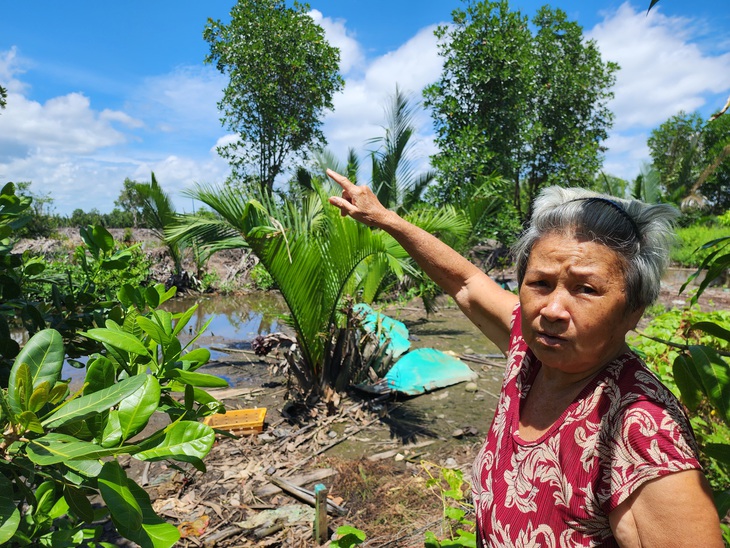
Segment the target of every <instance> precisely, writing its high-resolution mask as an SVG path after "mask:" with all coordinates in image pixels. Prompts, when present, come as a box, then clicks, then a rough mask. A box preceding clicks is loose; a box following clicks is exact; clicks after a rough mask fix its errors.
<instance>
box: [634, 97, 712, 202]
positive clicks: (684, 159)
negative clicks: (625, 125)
mask: <svg viewBox="0 0 730 548" xmlns="http://www.w3.org/2000/svg"><path fill="white" fill-rule="evenodd" d="M703 125H704V122H703V120H702V117H701V116H700V115H699V114H698V113H696V112H695V113H693V114H687V113H685V112H680V113H679V114H677V115H675V116H672V117H671V118H669V120H667V121H666V122H664V123H663V124H661V125H660V126H659V127H658V128H657V129H654V130H652V132H651V135H650V136H649V140H648V142H647V144H648V145H649V151H650V154H651V159H652V162H653V165H654V167H655V168H656V170H657V171H658V172H659V175H660V179H661V185H662V188H663V191H664V195H665V196H666V197H667V199H668V200H669V201H672V202H674V203H676V204H679V201H680V200H681V199H682V198H684V197H685V196H686V195H687V194H688V193H689V191H690V189H691V188H692V185H693V184H694V182H695V181H696V180H697V177H699V174H700V171H701V170H702V164H703V159H702V154H701V150H700V146H699V145H700V133H701V131H702V126H703Z"/></svg>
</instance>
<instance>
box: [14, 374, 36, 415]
mask: <svg viewBox="0 0 730 548" xmlns="http://www.w3.org/2000/svg"><path fill="white" fill-rule="evenodd" d="M13 369H14V370H15V379H14V382H13V385H14V386H15V391H14V394H15V398H16V401H17V408H16V409H14V411H15V412H16V413H17V412H23V411H27V410H28V405H29V404H30V396H31V394H32V391H33V379H32V377H31V376H30V367H29V366H28V364H27V363H21V364H20V365H19V366H18V367H13ZM8 388H10V387H8ZM9 392H10V390H8V393H9Z"/></svg>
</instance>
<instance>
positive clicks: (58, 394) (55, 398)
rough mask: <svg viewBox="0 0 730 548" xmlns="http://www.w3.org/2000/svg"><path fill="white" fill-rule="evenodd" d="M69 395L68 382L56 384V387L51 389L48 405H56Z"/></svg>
mask: <svg viewBox="0 0 730 548" xmlns="http://www.w3.org/2000/svg"><path fill="white" fill-rule="evenodd" d="M67 394H68V383H67V382H59V383H56V386H54V387H53V388H51V393H50V394H49V395H48V403H51V404H56V403H59V402H61V401H63V399H64V398H65V397H66V395H67Z"/></svg>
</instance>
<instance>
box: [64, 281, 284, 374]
mask: <svg viewBox="0 0 730 548" xmlns="http://www.w3.org/2000/svg"><path fill="white" fill-rule="evenodd" d="M196 303H197V305H198V308H197V310H196V311H195V313H194V314H193V316H192V317H191V318H190V321H189V322H188V324H187V328H186V329H185V331H184V333H181V334H180V337H179V338H180V342H181V343H182V344H183V346H185V344H187V342H188V341H189V340H190V339H191V337H192V336H193V335H195V334H196V333H197V332H198V331H199V330H200V329H202V327H203V326H204V325H205V322H207V321H208V320H210V325H208V328H207V329H206V330H205V331H204V332H203V335H202V338H201V339H199V340H198V341H197V343H196V344H195V347H197V346H205V347H208V345H209V344H212V343H214V342H218V341H220V342H224V341H231V342H239V343H240V342H250V341H252V340H253V339H255V338H256V337H257V336H258V335H268V334H269V333H276V332H278V331H282V332H284V333H289V334H291V329H290V328H289V326H287V325H286V324H285V323H284V322H283V321H282V319H281V318H282V314H284V313H285V312H286V311H287V308H286V303H285V302H284V299H282V297H281V295H280V294H278V293H264V292H256V293H251V294H249V295H239V296H230V295H225V296H224V295H197V296H194V297H187V296H184V297H180V298H177V299H171V300H169V301H167V302H165V303H164V304H163V305H162V306H161V307H160V308H162V309H164V310H167V311H168V312H172V313H173V314H175V313H180V312H185V311H186V310H187V309H188V308H190V307H191V306H193V305H195V304H196ZM222 356H224V354H223V353H221V352H216V351H215V350H211V358H212V359H218V358H220V357H222ZM87 359H88V358H87V357H82V358H79V359H78V360H77V361H79V362H81V363H84V364H85V363H86V360H87ZM85 374H86V370H85V368H81V369H79V368H76V367H73V366H72V365H71V364H70V363H69V362H68V361H66V362H65V363H64V365H63V371H62V373H61V376H62V378H64V379H69V378H70V379H71V380H72V381H80V380H82V379H83V378H84V376H85ZM219 376H221V375H219ZM226 380H228V381H229V383H230V379H226ZM72 384H74V383H72Z"/></svg>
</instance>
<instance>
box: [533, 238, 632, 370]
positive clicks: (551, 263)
mask: <svg viewBox="0 0 730 548" xmlns="http://www.w3.org/2000/svg"><path fill="white" fill-rule="evenodd" d="M520 303H521V305H522V333H523V336H524V338H525V341H526V342H527V344H528V345H529V347H530V348H531V349H532V351H533V352H534V353H535V355H536V356H537V358H538V359H539V360H540V361H542V363H543V364H544V365H546V366H548V367H552V368H555V369H558V370H560V371H563V372H565V373H570V374H580V375H582V374H586V373H592V372H596V371H598V370H599V369H601V368H602V367H603V366H604V365H606V364H607V363H608V362H609V361H611V360H612V359H614V358H616V357H617V356H619V355H620V354H621V353H622V352H624V350H625V342H624V341H625V337H626V333H627V332H628V331H629V329H632V328H634V327H635V326H636V323H637V322H638V321H639V318H640V317H641V313H642V312H643V311H642V310H639V311H636V312H631V313H629V312H627V306H626V292H625V281H624V276H623V269H622V262H621V258H620V257H619V255H618V254H616V252H615V251H613V250H612V249H609V248H608V247H606V246H605V245H603V244H600V243H597V242H593V241H588V240H584V239H576V238H575V237H573V236H570V235H564V234H557V233H555V234H548V235H547V236H544V237H542V238H541V239H540V240H538V241H537V242H536V243H535V245H534V246H533V248H532V252H531V253H530V258H529V261H528V263H527V270H526V272H525V277H524V280H523V282H522V285H521V286H520Z"/></svg>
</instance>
